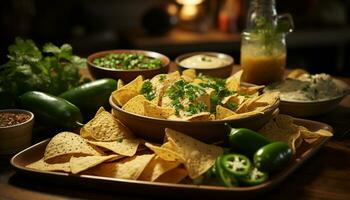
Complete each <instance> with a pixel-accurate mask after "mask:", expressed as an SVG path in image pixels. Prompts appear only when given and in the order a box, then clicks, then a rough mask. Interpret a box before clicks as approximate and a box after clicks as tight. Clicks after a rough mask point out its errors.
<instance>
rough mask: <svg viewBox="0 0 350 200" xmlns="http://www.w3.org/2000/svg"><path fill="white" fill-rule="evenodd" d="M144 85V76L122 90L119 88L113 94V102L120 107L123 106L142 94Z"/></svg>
mask: <svg viewBox="0 0 350 200" xmlns="http://www.w3.org/2000/svg"><path fill="white" fill-rule="evenodd" d="M142 83H143V78H142V76H138V77H136V78H135V79H134V80H133V81H131V82H130V83H128V84H126V85H124V86H122V87H121V88H120V89H119V88H118V89H117V90H116V91H114V92H112V99H113V102H114V103H116V104H117V105H118V106H123V105H124V104H125V103H126V102H128V101H129V100H130V99H131V98H133V97H135V96H136V95H138V94H140V90H141V87H142Z"/></svg>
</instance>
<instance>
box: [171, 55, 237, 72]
mask: <svg viewBox="0 0 350 200" xmlns="http://www.w3.org/2000/svg"><path fill="white" fill-rule="evenodd" d="M175 63H176V65H177V66H178V69H179V70H180V71H183V70H186V69H195V70H196V71H197V72H198V73H203V74H206V75H210V76H213V77H220V78H227V77H229V76H230V75H231V72H232V67H233V64H234V59H233V58H232V57H231V56H229V55H227V54H224V53H217V52H193V53H187V54H183V55H180V56H178V57H177V58H176V59H175Z"/></svg>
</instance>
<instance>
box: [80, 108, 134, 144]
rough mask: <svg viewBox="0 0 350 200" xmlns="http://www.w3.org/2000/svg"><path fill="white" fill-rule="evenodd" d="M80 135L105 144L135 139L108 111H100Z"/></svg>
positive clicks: (83, 128)
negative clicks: (124, 139)
mask: <svg viewBox="0 0 350 200" xmlns="http://www.w3.org/2000/svg"><path fill="white" fill-rule="evenodd" d="M80 135H81V136H82V137H83V138H87V139H93V140H97V141H104V142H107V141H115V140H118V139H123V138H132V137H134V135H133V133H132V132H131V131H130V130H129V129H128V128H127V127H126V126H125V125H124V124H122V123H121V122H120V121H119V120H118V119H117V118H115V117H114V116H113V115H112V114H111V113H109V112H107V111H99V112H98V113H97V114H96V116H95V117H94V118H93V119H92V120H90V121H89V122H88V123H86V124H85V125H84V126H83V127H82V128H81V129H80Z"/></svg>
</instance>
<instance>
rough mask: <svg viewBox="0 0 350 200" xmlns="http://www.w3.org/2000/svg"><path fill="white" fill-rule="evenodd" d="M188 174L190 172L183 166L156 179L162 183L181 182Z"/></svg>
mask: <svg viewBox="0 0 350 200" xmlns="http://www.w3.org/2000/svg"><path fill="white" fill-rule="evenodd" d="M187 175H188V172H187V170H186V169H184V168H182V167H178V168H175V169H172V170H170V171H168V172H166V173H165V174H163V175H161V176H160V177H159V178H157V179H156V180H155V181H156V182H161V183H179V182H180V181H182V180H183V179H184V178H186V176H187Z"/></svg>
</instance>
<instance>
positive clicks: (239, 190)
mask: <svg viewBox="0 0 350 200" xmlns="http://www.w3.org/2000/svg"><path fill="white" fill-rule="evenodd" d="M294 120H295V123H296V124H314V125H318V126H319V127H323V128H325V129H327V130H329V131H331V132H332V133H334V131H333V128H332V127H331V126H330V125H328V124H326V123H322V122H317V121H313V120H307V119H300V118H294ZM50 139H51V138H49V139H46V140H43V141H41V142H38V143H36V144H34V145H32V146H30V147H28V148H26V149H24V150H22V151H21V152H19V153H17V154H16V155H14V156H13V157H12V158H11V161H10V163H11V165H12V166H13V167H14V168H15V169H16V171H17V172H19V173H22V174H27V175H32V176H39V177H42V178H45V177H47V176H50V177H52V178H66V179H68V177H70V178H72V179H78V180H89V181H96V182H105V183H109V184H117V185H121V184H126V187H127V186H128V185H133V186H135V187H136V186H137V187H140V186H141V187H144V188H146V190H147V188H148V187H154V190H156V189H157V188H159V189H168V190H184V191H190V193H192V192H193V193H196V191H200V192H208V193H215V194H219V195H220V194H223V195H224V194H238V195H247V196H251V195H252V194H250V193H254V194H261V193H263V192H265V191H267V190H270V189H273V188H274V187H275V186H276V185H278V184H279V183H281V182H283V181H284V180H285V179H286V178H287V177H288V176H290V175H291V174H292V173H294V172H295V171H296V170H297V169H298V168H299V167H300V166H302V165H303V163H305V162H306V161H307V160H308V159H309V158H310V157H312V156H313V155H314V154H315V153H316V152H317V151H318V150H319V149H320V148H321V147H322V146H323V144H324V143H326V142H327V141H328V139H329V138H328V137H321V138H319V139H318V140H316V141H315V142H314V143H313V145H312V146H310V147H309V148H307V149H306V150H305V151H304V152H303V153H302V154H301V155H300V156H298V157H295V158H294V157H293V160H292V161H291V162H292V163H290V165H289V166H288V167H286V169H284V170H282V171H281V172H279V173H277V174H275V175H274V176H272V178H271V179H270V180H269V181H267V182H265V183H263V184H260V185H256V186H249V187H231V188H228V187H223V186H212V185H192V184H178V183H160V182H149V181H140V180H128V179H119V178H110V177H101V176H93V175H73V174H69V173H66V172H52V171H41V170H35V169H30V168H26V167H25V166H22V165H19V164H18V163H17V159H20V158H21V157H23V154H25V153H28V152H31V151H35V150H36V149H38V148H42V146H44V145H45V146H46V144H47V143H48V142H49V140H50ZM297 154H298V152H297ZM297 154H296V155H297ZM96 189H97V188H96ZM113 189H114V190H115V188H113ZM119 189H123V188H119ZM148 189H149V190H150V189H151V188H148ZM161 193H162V192H161ZM161 193H160V194H161ZM203 194H204V193H202V194H199V195H198V194H197V195H198V196H201V195H203ZM172 195H173V194H172ZM197 195H196V196H197Z"/></svg>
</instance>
